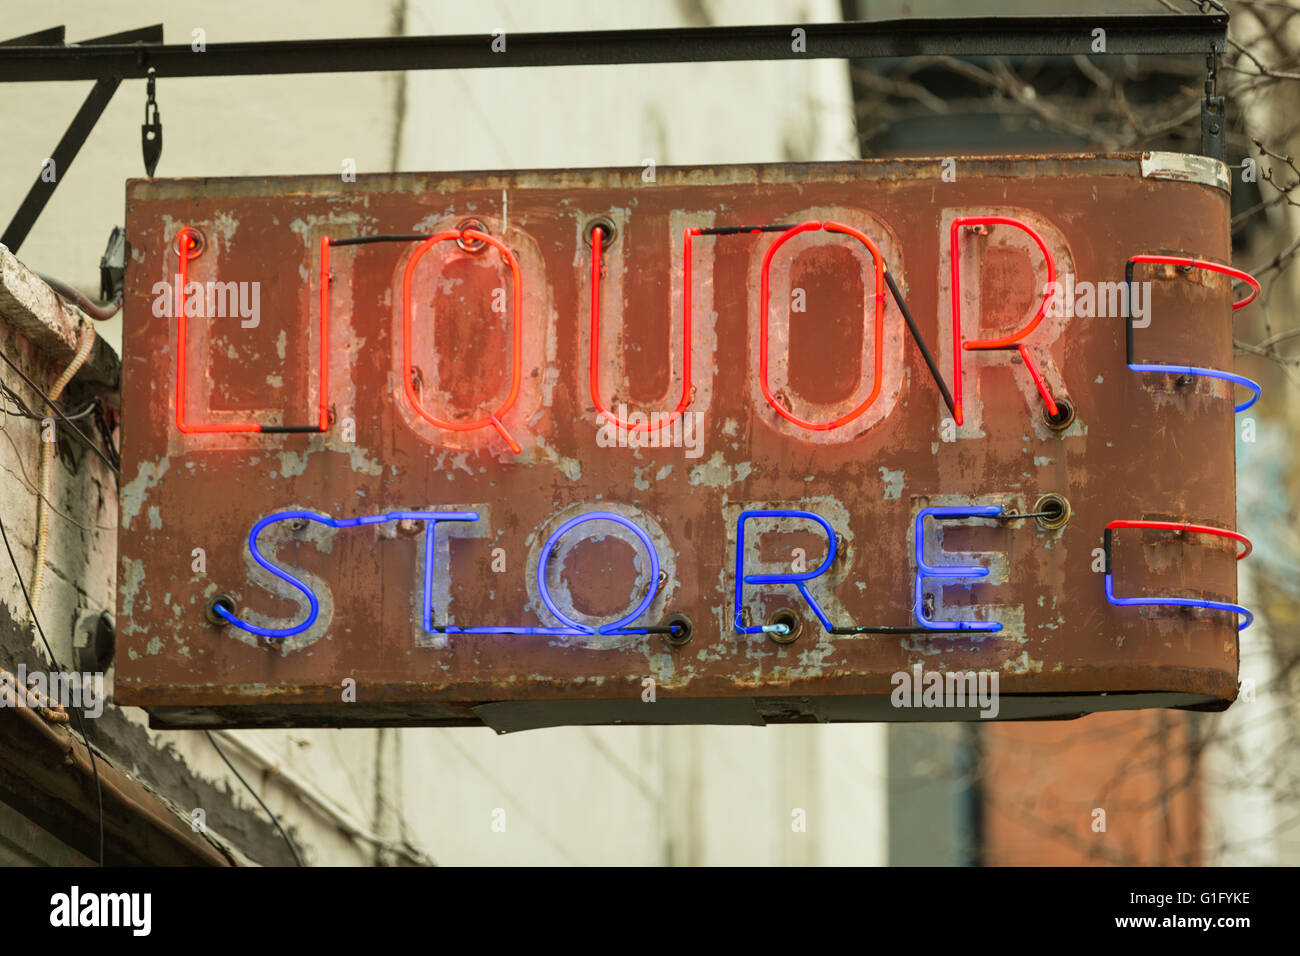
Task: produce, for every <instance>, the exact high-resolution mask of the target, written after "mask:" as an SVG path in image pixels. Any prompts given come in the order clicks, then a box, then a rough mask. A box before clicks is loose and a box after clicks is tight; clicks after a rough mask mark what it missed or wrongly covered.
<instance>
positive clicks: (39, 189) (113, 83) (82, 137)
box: [0, 78, 122, 252]
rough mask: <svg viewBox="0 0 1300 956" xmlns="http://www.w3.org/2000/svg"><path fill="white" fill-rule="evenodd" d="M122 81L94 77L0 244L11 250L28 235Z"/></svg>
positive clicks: (1, 238)
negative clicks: (48, 161)
mask: <svg viewBox="0 0 1300 956" xmlns="http://www.w3.org/2000/svg"><path fill="white" fill-rule="evenodd" d="M121 82H122V81H121V80H119V79H117V78H112V79H102V80H96V81H95V85H94V86H93V87H92V88H91V90H90V95H88V96H87V97H86V100H85V102H83V103H82V104H81V109H79V110H77V115H76V116H75V117H73V119H72V122H71V123H70V124H69V125H68V128H67V130H66V131H65V132H64V134H63V138H62V139H60V140H59V145H58V146H55V147H54V152H53V153H52V154H51V155H50V163H52V164H53V165H52V167H51V168H49V169H48V172H47V167H46V166H44V165H42V168H41V174H40V175H38V176H37V177H36V182H34V183H32V188H31V189H29V190H27V196H26V198H25V199H23V202H22V205H21V206H19V207H18V211H17V212H16V213H14V217H13V219H11V220H10V221H9V226H8V228H6V229H5V231H4V235H3V236H0V245H5V246H8V247H9V251H10V252H17V251H18V248H19V247H20V246H21V245H22V244H23V240H24V239H26V238H27V234H28V233H29V232H31V229H32V226H34V225H35V224H36V219H37V217H38V216H40V214H41V210H43V209H44V208H45V204H46V203H47V202H49V201H50V197H51V196H53V195H54V190H55V189H57V188H58V185H59V183H60V182H61V181H62V179H63V177H64V176H66V175H67V174H68V168H69V167H70V166H71V165H72V161H73V160H74V159H76V158H77V153H79V152H80V151H81V147H82V144H84V143H85V142H86V137H87V136H89V135H90V131H91V130H93V129H94V128H95V124H96V123H97V122H99V117H100V116H101V115H102V114H103V112H104V109H105V107H107V106H108V101H109V100H111V99H112V98H113V94H114V93H116V92H117V87H118V85H119V84H120V83H121Z"/></svg>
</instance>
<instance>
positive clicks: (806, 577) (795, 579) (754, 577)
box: [731, 508, 835, 634]
mask: <svg viewBox="0 0 1300 956" xmlns="http://www.w3.org/2000/svg"><path fill="white" fill-rule="evenodd" d="M750 518H804V519H806V520H808V521H815V522H817V524H819V525H821V526H822V528H823V529H824V530H825V531H826V540H827V545H826V560H825V561H823V562H822V564H821V567H819V568H818V569H817V570H815V571H798V572H795V571H790V572H786V573H782V574H745V522H746V521H748V520H749V519H750ZM834 560H835V529H834V528H832V527H831V525H830V522H829V521H827V520H826V519H825V518H823V517H822V516H821V515H819V514H814V513H813V512H811V511H792V510H790V509H786V508H775V509H771V510H761V511H742V512H741V513H740V517H739V518H737V519H736V603H735V613H734V616H733V618H732V622H731V623H732V627H734V628H735V630H736V633H737V634H762V633H764V630H763V625H761V624H751V625H745V624H743V623H742V622H741V615H742V614H743V612H744V601H743V600H742V594H741V591H742V590H743V587H742V585H745V584H793V585H794V586H795V587H796V588H797V589H798V591H799V593H800V594H801V595H803V599H804V600H805V601H807V602H808V606H809V607H810V608H812V612H813V613H814V614H816V615H817V620H819V621H821V623H822V627H824V628H826V630H828V631H829V630H830V629H831V627H832V626H833V625H832V624H831V621H830V618H828V617H827V616H826V612H825V611H823V610H822V609H821V605H819V604H818V603H817V602H816V600H814V599H813V596H812V594H811V593H810V592H809V590H808V586H807V585H806V584H805V583H804V582H805V581H811V580H812V579H813V578H816V577H820V576H821V575H823V574H825V573H826V570H827V569H828V568H829V567H830V566H831V563H832V562H833V561H834Z"/></svg>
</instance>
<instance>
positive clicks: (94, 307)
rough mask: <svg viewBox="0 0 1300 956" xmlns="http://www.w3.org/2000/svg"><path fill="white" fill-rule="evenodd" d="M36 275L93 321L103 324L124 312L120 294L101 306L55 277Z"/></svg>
mask: <svg viewBox="0 0 1300 956" xmlns="http://www.w3.org/2000/svg"><path fill="white" fill-rule="evenodd" d="M36 275H37V276H38V277H39V278H40V280H41V281H42V282H44V283H45V284H46V285H47V286H49V287H50V288H51V289H53V290H54V291H55V292H56V293H57V294H59V295H61V296H62V297H63V298H65V299H68V300H69V301H71V302H72V303H73V304H74V305H76V307H77V308H79V309H80V310H81V311H82V312H85V313H86V315H88V316H90V317H91V318H92V319H98V320H99V321H100V322H102V321H104V320H105V319H111V318H112V317H113V316H115V315H117V313H118V312H120V311H122V296H121V295H120V294H119V295H118V296H117V297H116V298H115V299H113V300H112V301H111V302H109V303H108V304H107V305H99V304H98V303H96V302H92V301H91V300H90V299H89V298H87V297H86V296H84V295H82V294H81V293H80V292H78V291H77V290H76V289H74V288H73V287H72V286H70V285H68V284H67V283H66V282H64V281H63V280H62V279H56V278H54V276H47V275H43V274H42V273H39V272H38V273H36Z"/></svg>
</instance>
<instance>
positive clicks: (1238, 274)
mask: <svg viewBox="0 0 1300 956" xmlns="http://www.w3.org/2000/svg"><path fill="white" fill-rule="evenodd" d="M1128 261H1129V262H1152V263H1160V264H1163V265H1171V266H1195V267H1196V268H1198V269H1209V270H1210V271H1211V272H1219V273H1222V274H1223V275H1225V276H1231V277H1232V278H1234V279H1236V280H1237V281H1239V282H1244V283H1246V284H1247V285H1249V286H1250V289H1251V291H1250V295H1248V296H1246V298H1244V299H1239V300H1238V301H1236V302H1234V303H1232V311H1233V312H1236V311H1237V310H1238V309H1244V308H1245V307H1246V306H1248V305H1250V304H1251V303H1252V302H1254V301H1255V299H1256V297H1257V296H1258V295H1259V280H1258V279H1256V278H1255V277H1254V276H1253V275H1251V274H1250V273H1249V272H1242V271H1241V270H1240V269H1234V268H1233V267H1232V266H1225V265H1223V264H1221V263H1218V262H1210V261H1209V260H1208V259H1189V258H1187V257H1186V256H1147V255H1141V256H1130V257H1129V260H1128Z"/></svg>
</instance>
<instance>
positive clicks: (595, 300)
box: [587, 226, 700, 432]
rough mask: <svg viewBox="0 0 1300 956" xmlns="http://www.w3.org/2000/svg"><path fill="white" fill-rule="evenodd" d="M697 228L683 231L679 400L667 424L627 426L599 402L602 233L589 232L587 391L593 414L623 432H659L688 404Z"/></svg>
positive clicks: (647, 423)
mask: <svg viewBox="0 0 1300 956" xmlns="http://www.w3.org/2000/svg"><path fill="white" fill-rule="evenodd" d="M699 234H700V230H699V228H698V227H695V228H690V229H687V230H686V233H685V236H684V238H683V239H682V397H681V398H680V399H679V400H678V402H677V407H676V408H674V409H673V410H672V412H670V413H669V415H668V418H667V419H666V420H661V421H660V422H659V424H657V425H653V426H652V425H651V424H650V421H649V419H647V421H645V422H638V423H637V424H635V425H630V424H628V423H627V422H626V421H624V420H623V419H621V418H619V417H618V416H617V415H615V414H614V413H613V412H611V411H610V410H609V409H608V408H607V407H606V405H605V403H604V402H603V401H602V400H601V398H600V272H601V266H600V261H601V244H602V240H603V239H604V236H605V230H603V229H602V228H601V227H600V226H595V227H593V228H592V230H591V349H590V353H589V358H588V363H587V381H588V389H589V390H590V392H591V402H592V404H593V405H594V406H595V407H596V411H597V412H598V413H599V414H600V416H601V417H602V418H604V419H605V420H606V421H608V422H611V423H613V424H614V425H617V426H618V427H619V428H621V429H623V430H624V431H630V432H641V431H661V430H662V429H664V428H667V427H669V426H671V425H672V424H673V423H674V422H676V421H677V419H679V418H681V417H682V413H683V412H685V411H686V406H688V405H690V403H691V237H692V236H698V235H699Z"/></svg>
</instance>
